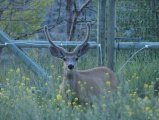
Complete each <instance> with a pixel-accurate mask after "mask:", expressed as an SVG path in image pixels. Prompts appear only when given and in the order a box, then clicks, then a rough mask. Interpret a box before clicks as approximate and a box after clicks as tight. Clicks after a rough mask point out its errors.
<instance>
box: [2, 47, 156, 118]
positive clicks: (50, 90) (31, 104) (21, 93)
mask: <svg viewBox="0 0 159 120" xmlns="http://www.w3.org/2000/svg"><path fill="white" fill-rule="evenodd" d="M91 52H95V51H93V50H91V51H89V53H88V54H87V55H86V56H84V57H82V58H81V59H80V60H79V62H78V66H79V69H88V68H93V67H95V66H97V63H96V60H97V58H96V56H92V55H91ZM128 52H129V53H128ZM38 53H39V54H38ZM28 54H29V55H30V56H31V57H32V58H34V59H35V61H37V62H38V63H39V64H40V65H41V66H42V67H43V68H44V69H45V70H46V71H47V72H48V73H49V75H50V78H51V81H50V82H49V83H44V82H42V78H40V77H37V76H36V75H35V74H34V73H33V72H32V71H31V70H30V69H28V68H27V67H26V66H25V64H24V63H22V62H21V61H20V60H19V59H18V58H16V57H15V56H13V57H11V58H12V59H9V61H8V64H2V65H1V67H0V71H1V72H0V83H1V84H3V85H4V86H5V87H4V88H1V91H0V120H22V119H23V120H52V119H61V120H70V119H73V120H85V119H88V120H89V119H90V120H99V119H101V120H106V119H107V120H117V119H120V120H157V118H159V97H158V96H155V95H154V83H155V81H156V79H157V78H158V77H159V73H158V71H159V67H158V60H159V59H158V57H157V56H158V53H153V52H152V51H142V52H140V53H139V54H137V55H136V56H135V57H134V58H133V59H132V60H131V61H130V62H129V63H128V64H127V65H126V66H125V67H124V68H123V69H122V70H121V71H120V72H119V73H118V74H117V77H118V87H117V91H116V94H115V95H112V94H111V93H110V92H109V91H107V92H106V93H105V94H104V95H103V96H101V99H100V100H97V101H95V102H94V104H93V105H91V106H90V105H88V104H87V103H86V104H85V105H84V106H82V105H79V104H77V102H78V100H77V98H75V102H74V103H73V106H72V105H70V104H71V103H70V101H66V100H65V99H63V97H62V96H61V95H60V94H59V85H60V83H61V81H62V79H63V76H62V74H63V68H62V67H63V65H62V62H61V61H59V60H58V59H55V58H54V57H52V56H50V54H48V51H47V50H45V49H44V50H37V49H36V50H34V51H30V52H28ZM132 54H133V51H120V52H117V61H116V70H117V71H118V70H119V69H120V67H121V66H122V65H123V64H124V63H125V62H126V60H128V58H129V57H130V55H132ZM41 87H43V89H41ZM46 90H47V92H46Z"/></svg>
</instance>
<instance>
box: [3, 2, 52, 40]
mask: <svg viewBox="0 0 159 120" xmlns="http://www.w3.org/2000/svg"><path fill="white" fill-rule="evenodd" d="M52 2H53V0H0V3H1V4H0V28H1V29H2V30H3V31H4V32H6V33H7V34H8V35H9V36H10V37H11V38H13V39H20V38H22V37H26V36H27V35H28V34H30V35H31V34H33V33H34V32H35V31H36V32H39V31H41V30H42V27H41V26H40V25H41V23H43V20H44V18H45V17H44V16H45V15H46V12H47V11H46V10H45V9H46V8H47V7H48V6H50V5H51V3H52Z"/></svg>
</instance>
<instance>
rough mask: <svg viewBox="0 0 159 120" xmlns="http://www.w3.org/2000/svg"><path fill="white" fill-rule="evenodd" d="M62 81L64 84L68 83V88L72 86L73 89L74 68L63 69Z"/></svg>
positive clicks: (74, 79)
mask: <svg viewBox="0 0 159 120" xmlns="http://www.w3.org/2000/svg"><path fill="white" fill-rule="evenodd" d="M63 82H64V84H65V86H68V85H69V86H70V88H72V90H74V89H75V88H74V87H75V83H76V70H68V69H65V70H64V81H63Z"/></svg>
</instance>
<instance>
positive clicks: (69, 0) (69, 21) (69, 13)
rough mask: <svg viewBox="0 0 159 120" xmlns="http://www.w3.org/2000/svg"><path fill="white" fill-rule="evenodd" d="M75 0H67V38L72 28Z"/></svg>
mask: <svg viewBox="0 0 159 120" xmlns="http://www.w3.org/2000/svg"><path fill="white" fill-rule="evenodd" d="M72 7H73V0H66V25H67V26H66V35H67V40H68V39H69V37H70V30H71V25H72V18H73V11H72Z"/></svg>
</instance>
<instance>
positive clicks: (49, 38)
mask: <svg viewBox="0 0 159 120" xmlns="http://www.w3.org/2000/svg"><path fill="white" fill-rule="evenodd" d="M44 33H45V36H46V38H47V40H48V41H49V43H50V44H51V46H52V47H55V48H58V49H59V50H60V51H61V52H62V53H66V52H67V51H66V50H65V49H64V48H62V47H59V46H56V45H55V44H54V43H53V42H52V40H51V37H50V34H49V31H48V26H47V25H45V26H44Z"/></svg>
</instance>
